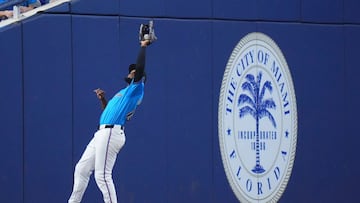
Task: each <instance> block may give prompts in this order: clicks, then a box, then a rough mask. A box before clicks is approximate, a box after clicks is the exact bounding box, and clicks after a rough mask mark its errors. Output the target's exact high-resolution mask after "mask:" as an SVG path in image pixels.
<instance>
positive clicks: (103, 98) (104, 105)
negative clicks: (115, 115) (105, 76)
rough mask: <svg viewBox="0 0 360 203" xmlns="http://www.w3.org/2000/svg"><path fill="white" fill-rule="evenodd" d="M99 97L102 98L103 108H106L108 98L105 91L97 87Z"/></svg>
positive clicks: (96, 91)
mask: <svg viewBox="0 0 360 203" xmlns="http://www.w3.org/2000/svg"><path fill="white" fill-rule="evenodd" d="M94 92H95V94H96V96H97V98H98V99H99V100H100V102H101V108H102V109H103V110H104V109H105V107H106V105H107V101H106V98H105V91H104V90H102V89H100V88H97V89H96V90H94Z"/></svg>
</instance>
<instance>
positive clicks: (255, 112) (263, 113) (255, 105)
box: [238, 72, 276, 174]
mask: <svg viewBox="0 0 360 203" xmlns="http://www.w3.org/2000/svg"><path fill="white" fill-rule="evenodd" d="M245 78H246V82H244V83H243V84H242V85H241V88H242V90H244V91H245V92H246V91H247V92H249V93H250V96H248V95H247V94H241V95H240V96H239V100H238V106H241V105H242V104H247V105H246V106H243V107H242V108H240V110H239V112H240V114H239V116H240V118H242V117H244V116H246V115H248V114H250V115H251V116H252V117H253V118H254V119H255V120H256V137H255V138H256V143H255V151H256V165H255V167H254V168H253V169H252V172H254V173H257V174H261V173H263V172H265V169H264V168H263V167H262V166H261V165H260V147H259V145H260V140H259V121H260V119H261V118H263V117H268V118H269V120H270V122H271V123H272V125H273V126H274V127H275V128H276V122H275V119H274V117H273V116H272V114H271V113H270V112H269V111H268V109H275V108H276V105H275V102H274V101H273V100H272V99H271V98H270V99H264V95H265V91H266V90H269V92H270V93H271V92H272V85H271V82H270V81H266V82H265V83H264V85H263V86H262V87H261V78H262V73H261V72H259V73H258V75H257V77H256V80H255V77H254V75H252V74H247V75H246V76H245ZM260 87H261V88H260Z"/></svg>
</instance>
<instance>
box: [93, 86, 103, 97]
mask: <svg viewBox="0 0 360 203" xmlns="http://www.w3.org/2000/svg"><path fill="white" fill-rule="evenodd" d="M94 92H95V94H96V96H97V98H98V99H104V98H105V91H104V90H102V89H100V88H97V89H96V90H94Z"/></svg>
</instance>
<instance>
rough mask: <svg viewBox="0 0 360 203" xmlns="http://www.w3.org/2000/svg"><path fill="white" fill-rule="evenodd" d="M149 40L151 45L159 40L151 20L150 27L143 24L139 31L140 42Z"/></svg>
mask: <svg viewBox="0 0 360 203" xmlns="http://www.w3.org/2000/svg"><path fill="white" fill-rule="evenodd" d="M145 40H148V41H149V44H151V43H153V42H154V41H155V40H157V37H156V35H155V29H154V22H153V21H152V20H151V21H150V22H149V24H148V25H145V24H141V25H140V30H139V41H145Z"/></svg>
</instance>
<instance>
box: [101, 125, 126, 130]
mask: <svg viewBox="0 0 360 203" xmlns="http://www.w3.org/2000/svg"><path fill="white" fill-rule="evenodd" d="M114 127H115V125H105V127H104V128H114ZM124 128H125V127H124V126H121V130H124ZM98 130H100V125H99V126H98Z"/></svg>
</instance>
